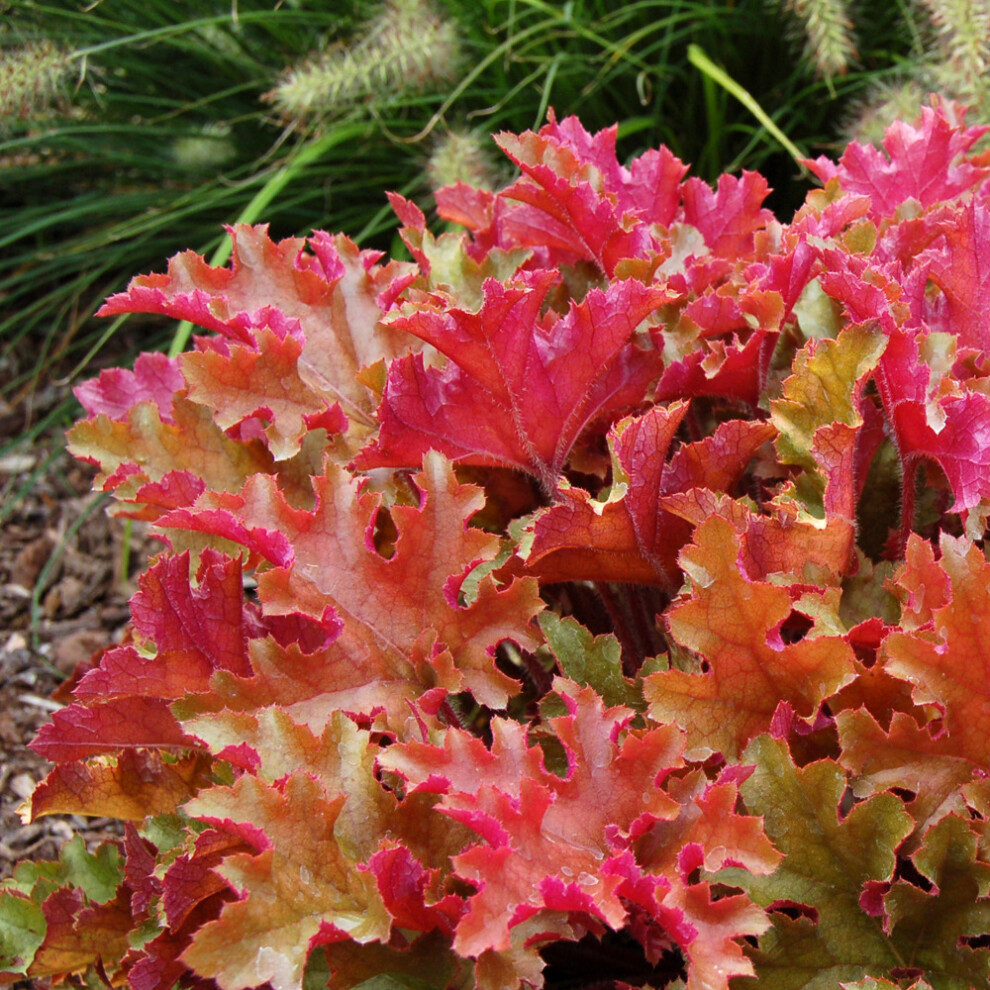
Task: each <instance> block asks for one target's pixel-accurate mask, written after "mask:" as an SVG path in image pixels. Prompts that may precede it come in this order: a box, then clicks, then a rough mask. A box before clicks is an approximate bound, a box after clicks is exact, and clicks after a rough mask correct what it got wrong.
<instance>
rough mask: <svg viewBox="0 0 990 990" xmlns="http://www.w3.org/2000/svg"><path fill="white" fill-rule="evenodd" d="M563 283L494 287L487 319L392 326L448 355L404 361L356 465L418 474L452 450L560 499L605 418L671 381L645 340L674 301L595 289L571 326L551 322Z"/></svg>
mask: <svg viewBox="0 0 990 990" xmlns="http://www.w3.org/2000/svg"><path fill="white" fill-rule="evenodd" d="M555 278H556V276H555V275H554V274H552V273H550V272H539V273H535V274H534V275H533V276H532V277H531V278H529V279H528V282H527V283H524V282H520V281H517V282H514V283H512V284H511V285H510V286H508V287H507V286H505V285H503V284H501V283H499V282H496V281H495V280H493V279H488V280H486V281H485V283H484V303H483V305H482V307H481V309H480V310H479V311H478V312H468V311H465V310H460V309H450V310H440V309H438V308H436V307H429V308H426V307H418V308H416V309H413V310H410V311H408V312H406V311H404V312H403V315H401V316H399V317H398V318H395V319H393V320H392V321H391V322H392V323H393V324H394V325H396V326H398V327H401V328H402V329H405V330H408V331H409V332H411V333H414V334H415V335H416V336H418V337H421V338H422V339H423V340H424V341H426V342H427V343H430V344H433V345H434V346H435V347H436V348H437V349H438V350H439V351H441V352H442V353H443V354H445V355H446V357H447V358H448V362H447V365H446V367H444V368H442V369H438V368H427V367H426V366H425V364H424V362H423V357H422V355H419V354H417V355H412V356H409V357H406V358H401V359H399V360H397V361H393V362H392V364H391V366H390V368H389V373H388V383H387V385H386V388H385V394H384V396H383V397H382V405H381V408H380V410H379V417H380V420H381V424H382V425H381V433H380V435H379V438H378V440H377V441H376V442H375V443H374V444H372V445H371V446H369V447H366V448H365V449H364V450H363V451H362V452H361V453H360V454H359V455H358V457H357V458H356V461H355V463H356V464H357V466H358V467H359V468H361V469H362V470H365V469H368V468H374V467H386V466H389V467H414V466H418V465H419V463H420V461H421V459H422V456H423V454H424V453H425V452H426V451H427V450H430V449H436V450H440V451H441V452H442V453H444V454H446V455H447V456H448V457H451V458H456V459H458V460H461V461H463V462H465V463H469V464H490V465H509V466H513V467H517V468H519V469H520V470H522V471H526V472H528V473H530V474H532V475H533V476H534V477H536V478H537V479H538V480H539V481H540V482H541V484H542V485H543V487H544V488H545V489H546V490H547V491H553V490H555V488H556V486H557V480H558V476H559V475H560V472H561V470H562V469H563V466H564V463H565V461H566V460H567V456H568V454H569V452H570V450H571V447H572V446H573V445H574V442H575V441H576V440H577V438H578V437H579V436H580V435H581V433H582V432H583V431H584V429H585V428H586V427H587V426H588V425H589V424H590V423H591V422H592V421H593V420H596V419H608V418H611V417H613V416H614V415H615V414H616V413H618V412H621V411H623V410H624V409H627V408H628V407H629V406H632V405H635V404H636V403H637V402H639V401H640V400H641V399H642V398H643V395H644V394H645V391H646V389H647V387H648V385H649V384H650V382H651V381H652V380H653V379H654V378H655V377H656V375H657V374H658V372H659V370H660V358H659V354H658V353H657V352H656V351H655V350H644V349H643V348H642V347H640V346H637V343H636V342H635V338H636V330H637V328H638V327H639V326H640V325H641V324H642V323H643V321H644V320H645V319H646V318H647V317H648V316H649V315H650V313H652V312H653V311H654V310H655V309H656V308H657V307H658V306H660V305H661V304H662V303H663V302H665V301H667V300H669V298H670V296H669V294H668V293H667V292H665V291H664V290H662V289H657V288H650V287H647V286H644V285H643V284H642V283H640V282H638V281H635V280H629V281H624V282H613V283H612V284H611V285H609V287H608V289H606V290H605V291H604V292H603V291H601V290H599V289H592V290H591V291H590V292H589V293H588V295H587V296H586V297H585V299H584V301H583V302H581V303H579V304H574V303H572V304H571V306H570V309H569V311H568V313H567V315H566V316H563V317H561V316H559V315H558V314H556V313H555V312H554V311H553V310H547V311H546V312H545V313H541V309H542V307H543V303H544V295H545V293H546V291H547V289H548V288H549V286H550V284H551V283H552V282H553V281H554V280H555Z"/></svg>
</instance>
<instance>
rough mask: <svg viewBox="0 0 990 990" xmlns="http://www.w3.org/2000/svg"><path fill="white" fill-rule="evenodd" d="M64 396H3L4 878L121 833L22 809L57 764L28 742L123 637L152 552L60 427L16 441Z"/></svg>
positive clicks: (0, 868)
mask: <svg viewBox="0 0 990 990" xmlns="http://www.w3.org/2000/svg"><path fill="white" fill-rule="evenodd" d="M2 373H3V371H2V369H0V375H2ZM68 397H69V391H68V389H67V388H61V387H57V386H54V385H45V386H44V387H42V388H35V389H33V390H27V391H26V392H25V394H23V395H21V396H18V397H16V401H14V402H7V401H4V400H2V399H0V451H4V450H5V452H4V453H3V454H2V455H0V879H2V878H4V877H7V876H9V875H10V874H11V873H12V871H13V869H14V868H15V867H16V865H17V863H18V862H20V861H21V860H25V859H54V858H56V857H57V855H58V850H59V848H60V847H61V845H62V844H63V843H64V842H65V841H66V840H67V839H69V838H71V837H72V836H73V835H76V834H80V835H82V836H83V837H84V839H85V840H86V842H87V845H89V846H96V845H97V844H99V842H100V841H102V840H104V839H105V838H107V837H108V836H110V835H115V834H118V832H119V826H118V824H117V823H116V822H113V821H111V820H109V819H91V818H82V817H79V816H74V815H73V816H68V815H50V816H46V817H44V818H40V819H39V820H38V821H36V822H26V821H23V820H22V817H21V814H19V811H18V809H19V808H20V807H21V806H22V805H23V803H24V801H25V799H26V798H28V797H29V796H30V794H31V791H32V790H33V788H34V787H35V785H36V784H37V783H39V782H40V781H41V780H42V779H44V777H45V775H46V774H47V772H48V769H49V767H50V764H49V763H48V762H47V761H46V760H44V759H42V758H41V757H40V756H39V755H38V754H37V753H35V752H34V751H33V750H31V749H30V748H29V744H30V742H31V740H32V739H33V738H34V737H35V735H36V734H37V732H38V730H39V728H40V727H41V726H42V725H43V724H44V723H45V722H46V721H48V720H49V718H50V717H51V713H52V712H53V711H56V710H57V709H58V708H60V707H61V704H62V703H61V702H59V701H55V700H53V699H52V693H53V692H54V691H55V690H56V689H57V688H58V686H59V684H60V683H61V682H63V681H64V680H66V678H67V677H68V676H69V675H71V673H72V671H73V670H74V669H75V667H76V665H77V664H79V663H81V662H86V661H88V660H90V658H91V657H92V655H93V654H94V653H95V652H96V651H98V650H100V649H102V648H104V647H106V646H107V645H110V644H112V643H114V642H117V641H119V640H120V637H121V635H122V633H123V630H124V628H125V626H126V624H127V620H128V617H129V613H128V606H127V602H128V600H129V598H130V596H131V595H132V594H133V593H134V592H135V591H136V590H137V586H136V583H135V577H136V575H137V574H139V573H141V571H142V570H143V569H144V567H145V565H146V561H147V556H148V554H149V552H154V551H155V547H156V545H155V544H154V543H152V542H151V541H150V540H148V539H147V537H146V536H145V534H144V532H143V531H142V530H141V529H140V528H138V526H137V525H135V527H134V529H133V530H132V531H131V532H130V533H128V532H127V530H126V528H125V524H124V522H123V521H122V520H119V519H112V518H110V517H109V516H108V515H107V512H106V509H107V507H108V506H109V504H110V503H109V502H108V501H106V500H101V499H100V496H98V495H94V494H93V492H92V490H91V485H92V478H93V474H94V471H93V469H92V468H91V467H89V466H87V465H85V464H80V463H78V462H76V461H75V460H74V459H73V458H72V457H71V456H70V455H69V454H68V453H66V452H65V450H64V444H63V439H62V431H61V428H58V429H53V430H51V431H48V432H46V433H45V434H43V435H42V436H41V437H40V438H38V439H37V440H36V441H35V442H34V443H32V444H30V445H26V444H19V445H15V446H11V442H12V441H13V440H14V439H15V438H17V437H20V436H21V435H23V433H24V432H25V430H26V429H27V427H28V426H29V425H30V423H31V422H38V421H40V419H41V417H43V416H44V415H45V414H46V413H47V412H50V411H52V410H54V409H56V408H57V407H58V406H59V405H60V404H62V403H64V402H66V400H67V399H68ZM125 547H126V548H128V549H127V550H125ZM125 557H127V558H128V560H129V562H128V564H127V565H126V569H127V573H126V574H125V573H123V572H122V571H123V567H124V564H123V561H124V560H125Z"/></svg>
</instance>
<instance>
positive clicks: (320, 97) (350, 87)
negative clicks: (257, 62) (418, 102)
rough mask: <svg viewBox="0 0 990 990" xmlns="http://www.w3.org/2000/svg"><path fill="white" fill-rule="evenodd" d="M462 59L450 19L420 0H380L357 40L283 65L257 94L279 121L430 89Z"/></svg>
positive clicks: (437, 86)
mask: <svg viewBox="0 0 990 990" xmlns="http://www.w3.org/2000/svg"><path fill="white" fill-rule="evenodd" d="M462 64H463V53H462V49H461V41H460V34H459V31H458V27H457V25H456V24H455V23H454V22H453V21H451V20H450V19H448V18H446V17H444V16H443V15H442V14H441V13H440V12H439V11H438V10H437V9H436V8H435V7H433V6H432V4H431V3H429V2H428V0H388V2H387V3H386V4H385V6H384V7H383V8H382V10H381V12H380V13H379V14H378V16H377V17H375V18H373V19H372V20H371V21H369V22H367V23H366V24H365V26H364V30H363V31H361V32H360V33H359V39H358V40H357V41H356V42H354V43H352V44H350V45H342V46H337V47H334V48H332V49H330V50H329V51H327V52H325V53H323V54H321V55H318V56H311V57H310V58H308V59H307V60H306V61H304V62H303V63H302V64H300V65H296V66H293V67H291V68H289V69H288V70H287V71H286V72H285V73H284V75H283V77H282V79H281V80H280V82H279V83H278V85H277V86H276V87H275V88H274V89H273V90H271V92H269V93H266V94H265V97H264V98H265V99H266V100H267V101H268V102H269V103H271V104H272V105H273V106H274V107H275V109H276V111H277V112H278V113H279V115H280V116H281V117H282V118H283V119H285V120H287V121H290V122H291V121H295V120H306V119H310V118H312V117H319V116H325V115H332V114H335V113H340V112H343V111H345V110H347V109H350V108H353V107H355V106H359V105H362V104H364V105H366V106H368V107H370V108H374V107H377V106H383V105H386V104H388V103H390V102H392V101H394V100H395V99H397V98H401V97H403V96H409V95H412V94H415V93H423V92H431V91H435V90H437V89H440V88H442V87H443V86H445V85H447V84H448V83H451V82H452V81H454V80H455V79H456V78H457V76H458V73H459V71H460V68H461V66H462Z"/></svg>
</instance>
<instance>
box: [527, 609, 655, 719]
mask: <svg viewBox="0 0 990 990" xmlns="http://www.w3.org/2000/svg"><path fill="white" fill-rule="evenodd" d="M538 621H539V623H540V628H541V629H542V630H543V634H544V635H545V636H546V638H547V642H548V643H549V644H550V649H551V650H552V651H553V655H554V656H555V657H556V658H557V660H558V662H559V663H560V667H561V670H562V671H563V674H564V676H565V677H569V678H570V679H571V680H572V681H577V683H578V684H580V685H581V686H582V687H590V688H592V689H593V690H594V691H595V692H596V693H597V694H598V695H599V696H600V697H601V698H602V699H603V700H604V702H605V704H606V706H608V707H609V708H612V707H614V706H615V705H625V706H626V707H628V708H633V709H635V710H636V711H643V710H644V708H645V707H646V705H645V702H644V701H643V694H642V691H641V690H640V689H639V687H638V685H636V684H634V683H633V682H632V681H631V680H629V678H627V677H626V676H625V675H624V674H623V673H622V647H621V646H620V645H619V641H618V639H616V638H615V636H612V635H611V634H609V635H607V636H593V635H592V634H591V632H590V631H589V630H588V629H586V628H585V627H584V626H582V625H581V623H580V622H578V621H577V620H576V619H572V618H571V617H570V616H568V617H567V618H563V619H562V618H560V616H558V615H556V614H555V613H554V612H550V611H546V612H541V613H540V615H539V617H538Z"/></svg>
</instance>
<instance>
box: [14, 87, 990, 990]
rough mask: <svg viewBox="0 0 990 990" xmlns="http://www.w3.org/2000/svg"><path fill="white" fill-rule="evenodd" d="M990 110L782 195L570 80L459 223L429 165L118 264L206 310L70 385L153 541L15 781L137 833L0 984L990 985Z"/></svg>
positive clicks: (39, 896) (150, 309)
mask: <svg viewBox="0 0 990 990" xmlns="http://www.w3.org/2000/svg"><path fill="white" fill-rule="evenodd" d="M983 132H984V128H981V127H969V126H966V125H965V123H964V121H963V120H962V114H961V112H960V111H959V109H958V108H955V107H949V106H944V105H942V104H941V103H938V102H935V103H934V104H933V105H932V106H930V107H928V108H926V109H925V111H924V112H923V114H922V115H921V117H920V118H919V119H918V120H917V122H916V123H915V124H914V125H908V124H905V123H897V124H895V125H893V126H892V127H891V128H890V129H889V130H888V132H887V136H886V139H885V141H884V145H883V149H882V150H880V149H877V148H874V147H872V146H866V145H858V144H852V145H850V146H849V147H848V148H846V149H845V151H844V153H843V154H842V156H841V157H840V158H839V159H838V161H833V160H830V159H827V158H824V157H823V158H819V159H817V160H815V161H813V162H809V163H808V166H809V168H810V169H811V170H812V171H813V172H814V173H815V175H816V176H817V177H818V178H819V179H820V181H821V183H822V188H819V189H816V190H814V191H812V192H811V193H809V194H808V197H807V200H806V202H805V204H804V205H803V206H802V207H801V208H800V209H799V210H798V211H797V213H796V215H795V216H794V217H793V219H792V221H791V222H790V223H786V224H785V223H781V222H779V221H777V220H775V219H774V218H773V216H772V215H771V214H770V212H769V211H768V210H767V209H766V208H765V207H764V205H763V203H764V200H765V198H766V196H767V194H768V191H769V190H768V186H767V183H766V181H765V179H764V178H763V177H762V176H760V175H758V174H756V173H753V172H745V173H743V174H742V175H741V176H731V175H723V176H722V177H721V178H720V179H719V181H718V183H717V184H716V185H715V186H710V185H708V184H707V183H705V182H703V181H701V180H700V179H697V178H693V177H687V166H686V165H684V163H682V162H681V161H680V160H679V159H678V158H677V157H676V156H675V155H674V154H673V153H672V152H671V151H669V150H668V149H666V148H660V149H657V150H651V151H648V152H646V153H645V154H642V155H640V156H639V157H637V158H635V159H634V160H632V161H631V162H629V164H628V165H622V164H620V163H619V161H618V159H617V157H616V150H615V142H616V129H615V128H611V129H606V130H603V131H600V132H598V133H589V132H588V131H587V130H585V128H584V127H583V126H582V125H581V124H580V122H579V121H578V120H577V119H576V118H574V117H568V118H566V119H562V120H558V119H556V117H555V116H554V115H553V114H552V113H551V115H550V119H549V122H548V123H547V124H546V125H545V126H543V127H542V128H541V129H540V130H539V131H538V132H531V131H528V132H525V133H523V134H512V133H502V134H500V135H498V136H497V142H498V144H499V146H500V148H501V149H502V151H503V152H504V154H505V155H506V156H507V157H508V159H509V160H510V161H511V162H512V163H513V164H514V165H515V166H516V167H517V168H518V169H519V175H518V177H517V178H516V179H515V180H514V181H513V182H512V183H511V184H509V185H508V186H506V187H504V188H501V189H499V190H497V191H490V190H485V189H482V188H476V187H472V186H470V185H467V184H465V183H460V184H457V185H453V186H449V187H446V188H444V189H440V190H438V191H437V193H436V202H437V209H438V212H439V215H440V218H441V219H442V220H443V221H445V222H446V223H448V224H451V225H455V229H453V230H449V231H448V232H446V233H443V234H441V235H439V236H438V235H436V234H434V233H433V232H432V231H431V230H430V229H429V228H428V227H427V224H426V220H425V216H424V214H423V212H422V211H421V210H420V209H419V207H417V206H416V205H415V204H414V203H413V202H411V201H409V200H407V199H405V198H403V197H402V196H399V195H395V194H393V195H392V196H391V203H392V206H393V208H394V210H395V213H396V215H397V217H398V219H399V222H400V224H401V235H402V238H403V240H404V242H405V245H406V248H407V250H408V252H409V255H410V257H411V259H412V260H411V261H401V260H394V259H389V258H387V257H385V256H383V255H382V254H381V253H379V252H377V251H369V250H361V249H360V248H359V247H358V246H357V245H356V244H355V243H354V242H353V241H351V240H350V239H348V238H347V237H346V236H344V235H340V234H338V235H335V236H332V235H329V234H327V233H324V232H321V231H317V232H314V233H313V234H312V235H311V236H310V237H309V238H307V239H303V238H287V239H285V240H281V241H274V240H272V239H271V238H270V237H269V235H268V231H267V229H266V228H265V227H263V226H249V225H241V226H239V227H237V228H235V229H234V230H233V231H232V235H233V237H234V252H233V255H232V258H231V263H230V265H229V266H227V267H211V266H209V265H208V264H207V263H206V262H205V261H204V260H203V259H202V258H201V257H199V256H198V255H196V254H195V253H194V252H186V253H184V254H180V255H177V256H176V257H174V258H173V259H172V260H171V261H170V262H169V266H168V270H167V271H166V272H163V273H160V274H155V275H148V276H142V277H138V278H136V279H135V280H134V281H133V282H132V283H131V285H130V286H129V288H128V290H127V291H126V292H123V293H119V294H117V295H114V296H113V297H111V298H110V299H109V300H108V302H107V303H106V305H105V306H104V308H103V311H102V312H103V314H104V315H115V314H119V313H123V312H143V313H157V314H164V315H167V316H170V317H172V318H175V319H184V320H191V321H193V322H194V323H195V324H196V325H197V326H199V327H200V328H201V329H202V331H203V333H202V335H201V336H198V337H197V338H196V339H195V346H194V349H193V350H191V351H190V352H188V353H185V354H182V355H180V356H178V357H175V358H169V357H166V356H164V355H162V354H145V355H143V356H142V357H140V358H139V359H138V361H137V362H136V364H135V366H134V368H133V369H131V370H125V369H112V370H107V371H104V372H102V373H101V374H100V376H99V377H98V378H96V379H93V380H91V381H89V382H87V383H85V384H83V385H82V386H80V387H79V389H78V391H77V394H78V397H79V399H80V401H81V403H82V404H83V406H84V407H85V409H86V417H85V418H84V419H83V420H82V421H81V422H79V423H78V424H77V425H76V426H75V427H74V428H73V430H72V431H71V435H70V441H71V447H72V450H73V451H74V452H75V454H76V456H77V457H80V458H83V459H85V460H87V461H90V462H92V463H93V464H95V465H96V466H97V467H98V470H99V474H98V477H97V480H96V486H97V488H99V489H100V490H102V491H105V492H110V493H112V494H113V496H114V498H115V499H116V502H117V507H116V511H117V512H118V513H119V514H121V515H124V516H127V517H132V518H137V519H142V520H147V521H148V522H150V523H151V524H152V525H153V526H154V529H155V531H156V532H157V533H158V534H159V535H160V538H161V539H162V541H163V546H164V549H163V550H162V552H161V553H160V554H159V555H158V556H157V557H156V558H155V559H154V560H153V562H152V564H151V565H150V567H149V569H148V570H147V572H146V573H145V574H144V575H143V576H142V578H141V580H140V590H139V591H138V593H137V594H136V595H135V596H134V598H133V599H132V601H131V615H132V621H131V625H130V630H129V634H128V636H127V637H126V639H125V640H124V641H123V642H121V643H120V644H117V645H114V646H112V647H110V648H108V649H106V650H104V651H102V652H101V653H100V654H98V655H97V656H95V657H94V658H93V659H92V661H91V662H90V663H88V664H85V665H83V667H82V668H81V669H79V670H78V671H77V672H76V674H75V676H74V677H73V678H72V679H71V680H70V681H69V682H68V683H67V684H66V685H65V686H64V687H63V689H61V697H62V700H63V701H64V702H65V706H64V707H63V708H61V709H60V710H59V711H57V712H55V713H54V715H53V718H52V721H51V723H50V724H49V725H47V726H46V727H45V728H44V729H43V730H42V732H41V733H40V735H39V737H38V739H37V740H36V741H35V743H34V744H33V745H34V747H35V748H36V749H37V750H38V751H39V752H40V753H42V754H43V755H44V756H46V757H47V758H48V759H50V760H51V761H52V762H53V764H54V766H53V769H52V771H51V773H50V775H49V776H48V777H47V778H46V779H45V780H44V781H43V782H42V783H41V784H40V785H39V786H38V788H37V789H36V790H35V792H34V793H33V795H32V796H31V798H30V800H29V801H28V802H27V803H26V806H25V815H26V816H27V817H28V818H32V819H35V818H38V817H40V816H43V815H47V814H53V813H67V814H82V815H100V816H112V817H115V818H117V819H120V820H122V821H123V822H124V823H126V828H125V833H124V836H123V838H122V839H121V840H120V841H118V842H111V843H107V844H104V845H103V846H101V847H100V848H99V849H97V850H95V851H87V850H86V849H85V848H84V847H83V846H82V844H81V842H79V841H74V842H72V843H69V844H68V845H67V846H66V847H65V849H64V851H63V853H62V856H61V858H60V859H59V860H58V861H56V862H43V863H22V864H21V865H20V866H19V867H18V869H17V871H16V873H15V875H14V877H13V878H12V879H11V880H9V881H7V882H6V883H5V884H4V885H3V886H2V888H0V922H2V923H0V972H2V973H3V974H4V978H5V979H8V980H14V979H20V978H24V977H28V978H50V979H52V980H54V981H55V982H56V983H60V982H61V983H70V984H72V985H79V983H80V981H85V982H88V983H89V984H90V985H93V984H95V983H96V982H97V981H102V982H104V983H109V984H110V985H123V984H124V983H127V984H129V985H130V986H133V987H137V988H141V990H152V988H155V990H169V988H172V987H175V986H180V987H191V988H197V990H198V988H203V990H206V988H207V987H213V986H217V987H220V988H221V990H246V988H254V987H258V988H263V987H272V988H275V990H302V988H307V990H312V988H317V987H333V988H340V990H350V988H356V987H365V986H367V987H370V986H375V987H383V986H387V987H396V986H399V987H406V988H410V990H412V988H415V990H424V988H436V990H446V988H468V987H477V988H480V990H502V988H515V987H517V986H530V987H541V986H544V985H545V986H547V987H549V988H557V987H564V986H570V985H574V983H575V981H577V983H578V984H580V985H594V986H600V985H613V986H629V985H643V986H650V987H657V988H660V987H671V988H673V987H677V986H685V985H686V986H687V988H689V990H701V988H706V990H727V988H728V987H729V986H730V985H732V986H739V985H741V984H740V983H739V982H738V980H739V979H741V978H748V979H751V980H755V984H756V985H757V986H760V985H762V986H766V987H768V988H769V987H779V986H786V987H794V988H799V987H809V988H810V987H817V986H825V985H828V986H838V985H842V986H844V987H855V988H860V990H867V988H887V987H891V988H892V987H907V986H914V987H917V988H919V990H920V988H923V987H932V988H950V987H978V986H985V985H986V984H987V981H988V978H990V948H988V943H990V866H988V864H987V842H988V819H990V785H988V779H990V751H988V747H987V738H988V729H990V726H988V724H987V711H988V710H990V680H988V675H987V666H986V663H985V660H984V658H985V644H984V640H985V636H984V630H983V624H984V618H985V616H986V615H987V614H990V564H988V561H987V555H986V552H985V546H986V525H987V520H988V518H990V388H988V382H990V338H988V335H987V328H986V325H985V322H984V320H983V319H982V315H981V314H982V313H983V312H984V311H985V309H986V305H987V296H988V292H990V289H988V285H987V278H986V275H985V266H984V265H983V264H982V261H981V259H982V258H983V256H984V255H985V253H986V251H987V249H988V238H990V185H988V178H990V168H988V166H987V164H986V160H985V158H984V157H981V156H979V155H976V154H974V153H973V150H972V149H973V147H974V145H975V143H976V142H977V141H978V140H979V139H980V137H981V136H982V134H983ZM891 493H893V496H894V497H891ZM746 985H749V984H746Z"/></svg>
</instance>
